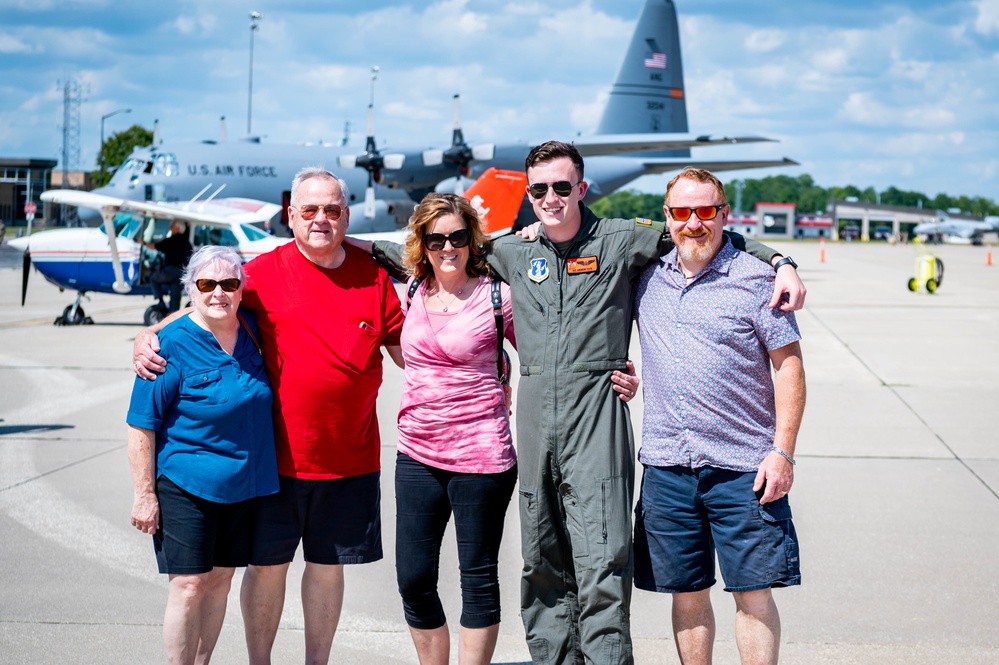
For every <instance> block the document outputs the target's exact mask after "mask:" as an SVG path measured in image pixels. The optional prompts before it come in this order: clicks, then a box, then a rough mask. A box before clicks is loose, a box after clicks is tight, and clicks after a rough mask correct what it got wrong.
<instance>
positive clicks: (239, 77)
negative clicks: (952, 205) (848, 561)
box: [0, 0, 999, 200]
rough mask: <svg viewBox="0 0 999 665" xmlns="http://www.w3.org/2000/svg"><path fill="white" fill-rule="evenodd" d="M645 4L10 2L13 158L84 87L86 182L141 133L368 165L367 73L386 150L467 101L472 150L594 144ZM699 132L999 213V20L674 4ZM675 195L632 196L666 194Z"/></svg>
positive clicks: (745, 1) (931, 6)
mask: <svg viewBox="0 0 999 665" xmlns="http://www.w3.org/2000/svg"><path fill="white" fill-rule="evenodd" d="M643 5H644V0H543V1H542V0H439V1H436V2H419V3H416V2H410V3H405V2H392V1H389V0H366V1H364V2H303V1H296V0H293V1H287V2H277V1H275V0H259V1H258V0H249V1H240V2H236V1H234V0H215V1H213V2H211V3H207V2H203V1H199V2H194V1H192V0H174V1H173V2H159V3H152V2H127V3H126V2H112V1H111V0H58V1H56V0H0V156H5V157H7V156H10V157H14V156H20V157H27V156H31V157H52V158H58V157H59V156H60V154H61V145H62V143H61V140H62V139H61V124H62V92H61V89H60V87H59V86H58V82H61V81H66V80H67V79H77V80H79V81H80V82H81V84H82V85H83V88H84V91H85V94H84V101H83V104H82V106H81V134H80V144H81V146H80V147H81V151H80V166H81V167H82V168H93V167H94V163H95V159H96V154H97V149H98V144H99V134H100V118H101V116H102V115H103V114H106V113H109V112H111V111H113V110H116V109H119V108H131V109H132V113H131V114H130V115H119V116H115V117H113V118H109V119H108V120H107V121H106V125H105V129H106V133H107V134H108V135H110V134H111V133H113V132H114V131H118V130H120V129H124V128H126V127H127V126H129V125H130V124H132V123H140V124H142V125H144V126H147V127H152V124H153V120H154V119H157V118H158V119H159V120H160V125H161V130H162V132H163V134H164V136H165V137H169V138H176V139H204V138H217V136H218V132H219V122H218V119H219V116H222V115H225V116H226V117H227V119H228V121H227V122H228V132H229V138H230V139H233V138H236V137H238V136H240V135H243V134H245V131H246V114H247V76H248V74H247V70H248V60H249V55H248V52H249V28H248V26H249V19H248V13H249V11H251V10H257V11H260V12H261V13H262V14H263V20H262V21H261V23H260V29H259V31H258V32H257V33H256V36H255V47H254V60H255V63H254V98H253V131H254V133H255V134H260V135H263V136H265V137H266V138H265V140H266V141H268V142H303V141H317V140H325V141H338V140H339V139H340V138H341V136H342V135H343V130H344V122H345V121H349V122H351V124H352V127H353V133H352V143H353V144H355V145H357V146H359V147H360V146H361V145H363V142H364V138H363V134H364V126H365V119H364V118H365V116H364V114H365V108H366V105H367V101H368V94H369V69H370V67H371V65H375V64H376V65H378V66H379V67H380V68H381V74H380V77H379V80H378V83H377V88H376V92H375V101H376V106H377V134H378V136H379V142H380V143H388V144H393V145H399V146H416V147H431V146H436V147H444V146H445V145H446V144H447V143H448V142H449V140H450V131H451V97H452V95H453V94H455V93H456V92H457V93H461V95H462V99H463V105H464V117H465V134H466V138H467V139H468V140H469V142H471V143H477V142H486V141H499V142H501V141H503V139H528V140H537V141H540V140H544V139H547V138H551V137H554V136H560V137H565V136H571V135H574V134H576V133H582V134H587V133H590V132H592V131H593V130H594V129H595V127H596V124H597V121H598V119H599V117H600V112H601V110H602V107H603V103H604V101H605V99H606V95H607V93H608V91H609V89H610V86H611V83H612V82H613V79H614V77H615V76H616V74H617V70H618V68H619V66H620V63H621V60H622V58H623V56H624V52H625V49H626V48H627V45H628V41H629V39H630V35H631V31H632V28H633V27H634V24H635V22H636V21H637V18H638V15H639V13H640V12H641V9H642V6H643ZM676 6H677V12H678V14H679V20H680V38H681V48H682V51H683V66H684V74H685V79H686V92H687V110H688V116H689V120H690V131H691V133H694V134H715V135H762V136H767V137H771V138H775V139H779V140H780V143H778V144H759V145H751V146H738V147H725V148H715V149H712V150H710V151H709V150H700V151H696V152H695V155H694V156H695V157H701V158H705V159H707V158H715V157H717V158H731V159H753V158H758V157H759V158H763V157H765V158H775V157H782V156H788V157H791V158H793V159H795V160H797V161H799V162H801V166H800V167H795V168H791V169H779V170H759V171H744V172H737V173H736V172H733V173H732V174H723V175H725V179H726V180H727V179H729V178H731V177H761V176H762V175H766V174H774V173H784V174H788V175H798V174H800V173H810V174H811V175H812V176H813V177H814V178H815V180H816V181H817V182H818V184H820V185H823V186H826V187H829V186H833V185H845V184H854V185H857V186H860V187H866V186H874V187H876V188H877V189H884V188H886V187H888V186H892V185H894V186H896V187H899V188H901V189H905V190H917V191H922V192H925V193H927V194H929V195H930V196H933V195H935V194H937V193H938V192H946V193H948V194H951V195H961V194H965V195H970V196H985V197H988V198H991V199H994V200H996V199H999V112H997V111H999V0H961V1H953V2H946V1H945V2H927V1H918V0H917V1H910V2H905V3H901V2H899V3H889V2H876V1H870V0H869V1H867V2H857V1H854V0H837V1H835V2H834V1H828V2H827V1H825V0H817V1H811V2H810V1H805V2H796V3H791V2H774V1H762V0H741V1H736V0H697V1H695V0H677V2H676ZM665 180H666V179H665V178H664V177H662V176H658V177H654V178H645V179H643V180H642V181H639V183H638V185H639V186H640V188H642V189H646V190H650V191H661V189H662V188H663V186H664V184H665Z"/></svg>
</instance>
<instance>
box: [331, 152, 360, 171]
mask: <svg viewBox="0 0 999 665" xmlns="http://www.w3.org/2000/svg"><path fill="white" fill-rule="evenodd" d="M336 161H337V164H339V165H340V168H342V169H352V168H354V167H355V166H357V155H340V156H339V157H337V158H336Z"/></svg>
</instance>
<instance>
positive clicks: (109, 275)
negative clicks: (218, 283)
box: [9, 168, 527, 325]
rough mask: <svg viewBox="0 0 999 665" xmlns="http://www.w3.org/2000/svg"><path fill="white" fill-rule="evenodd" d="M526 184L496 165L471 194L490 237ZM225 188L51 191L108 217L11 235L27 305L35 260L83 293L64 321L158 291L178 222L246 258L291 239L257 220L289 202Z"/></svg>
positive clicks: (392, 235) (509, 220) (397, 236)
mask: <svg viewBox="0 0 999 665" xmlns="http://www.w3.org/2000/svg"><path fill="white" fill-rule="evenodd" d="M526 186H527V176H526V175H524V174H523V173H519V172H516V171H501V170H499V169H495V168H491V169H489V170H488V171H486V172H485V173H484V174H482V176H480V177H479V179H478V180H476V181H475V183H474V184H473V185H472V186H471V187H469V188H468V190H467V191H466V192H465V197H466V198H467V199H469V200H470V201H471V202H472V204H473V205H474V206H475V208H476V209H477V210H478V211H479V216H480V218H481V219H482V222H483V228H484V231H485V232H486V233H487V234H488V235H489V236H491V237H497V236H500V235H503V234H506V233H509V232H510V231H511V229H512V228H513V224H514V221H515V220H516V217H517V212H518V210H519V209H520V204H521V201H522V200H523V198H524V192H525V189H526ZM203 193H204V190H203V191H202V192H201V194H203ZM218 193H219V190H216V191H215V192H214V193H213V194H212V196H209V197H208V198H207V199H205V200H203V201H199V200H198V199H197V197H196V198H195V199H194V200H191V201H188V202H187V203H156V202H153V201H132V200H129V199H122V198H120V197H114V196H107V195H104V194H96V193H93V192H81V191H76V190H66V189H56V190H50V191H47V192H44V193H43V194H42V197H41V198H42V200H43V201H47V202H51V203H59V204H66V205H78V206H85V207H88V208H91V209H95V210H99V211H100V213H101V217H102V219H103V223H102V224H101V226H100V227H98V228H75V229H53V230H50V231H42V232H41V233H36V234H33V235H31V236H28V237H26V238H18V239H15V240H11V241H10V242H9V244H10V245H11V246H12V247H15V248H17V249H20V250H21V251H23V252H24V262H23V273H22V282H21V305H22V306H23V305H24V300H25V296H26V294H27V288H28V277H29V275H30V272H31V266H32V265H34V267H35V269H36V270H38V272H40V273H41V274H42V276H44V277H45V279H46V280H48V281H49V282H51V283H52V284H54V285H56V286H57V287H59V289H60V290H63V289H70V290H73V291H76V293H77V295H76V301H75V302H74V303H73V304H71V305H67V306H66V309H64V310H63V312H62V314H61V315H60V316H59V317H57V318H56V320H55V324H56V325H78V324H82V323H93V321H92V320H91V319H90V318H89V317H87V316H86V314H85V313H84V311H83V308H82V307H81V306H80V303H81V301H82V300H83V298H84V297H86V294H87V293H89V292H97V293H116V294H120V295H130V296H135V295H139V296H145V295H151V294H152V291H151V289H150V286H149V276H150V273H151V272H152V269H151V263H152V259H153V258H154V256H155V250H150V249H148V248H147V247H146V244H145V243H147V242H151V241H152V240H153V239H154V238H155V239H159V237H162V235H163V233H164V232H165V230H166V229H168V228H169V226H170V223H171V222H172V221H173V220H181V221H184V222H187V225H188V231H187V232H188V234H189V235H190V240H191V244H192V245H193V246H194V247H195V248H198V247H201V246H203V245H228V246H231V247H233V248H234V249H235V250H236V252H237V253H238V254H239V255H240V257H242V259H243V261H244V262H246V261H250V260H251V259H253V258H255V257H257V256H259V255H260V254H263V253H265V252H269V251H271V250H272V249H274V248H276V247H277V246H279V245H282V244H284V243H286V242H289V241H290V240H291V238H277V237H274V236H271V235H268V234H267V233H265V232H264V231H262V230H261V229H260V228H259V227H258V226H256V224H263V223H265V222H267V221H268V220H270V219H272V218H273V217H274V216H275V215H277V214H278V213H279V212H280V211H281V206H279V205H277V204H274V203H266V202H263V201H256V200H253V199H244V198H228V199H225V198H216V195H217V194H218ZM201 194H199V195H198V196H199V197H200V196H201ZM353 212H358V211H354V210H352V213H353ZM406 233H407V232H406V231H405V229H401V230H396V231H391V232H385V233H370V234H358V235H357V236H356V237H358V238H364V239H368V240H393V241H396V242H402V241H403V240H404V239H405V236H406ZM157 236H159V237H157ZM165 315H166V308H165V307H164V306H163V304H162V303H159V302H157V303H154V304H153V305H150V306H149V307H148V308H147V309H146V311H145V315H144V317H143V320H144V321H145V323H146V325H151V324H153V323H156V322H157V321H159V320H160V319H162V318H163V317H164V316H165Z"/></svg>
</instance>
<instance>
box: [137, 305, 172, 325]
mask: <svg viewBox="0 0 999 665" xmlns="http://www.w3.org/2000/svg"><path fill="white" fill-rule="evenodd" d="M169 313H170V311H169V310H168V309H167V306H166V305H164V304H163V302H162V301H161V302H158V303H155V304H153V305H150V306H149V307H147V308H146V312H145V314H143V315H142V321H143V322H144V323H145V324H146V325H147V326H152V325H156V324H157V323H159V322H160V321H162V320H163V319H165V318H166V317H167V314H169Z"/></svg>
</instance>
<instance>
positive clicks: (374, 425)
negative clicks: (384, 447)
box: [242, 241, 403, 480]
mask: <svg viewBox="0 0 999 665" xmlns="http://www.w3.org/2000/svg"><path fill="white" fill-rule="evenodd" d="M344 249H346V251H347V256H346V258H345V259H344V262H343V264H342V265H340V267H339V268H336V269H333V270H329V269H326V268H321V267H319V266H317V265H316V264H314V263H312V262H311V261H309V260H308V259H307V258H306V257H305V256H304V255H303V254H302V252H301V251H300V250H299V249H298V246H297V245H296V244H295V243H294V241H293V242H290V243H288V244H287V245H283V246H281V247H279V248H277V249H275V250H274V251H271V252H268V253H266V254H262V255H260V256H259V257H257V258H256V259H253V260H252V261H250V262H249V263H247V264H246V278H247V279H246V289H245V290H244V292H243V302H242V306H243V307H247V308H249V309H252V310H253V311H254V313H255V314H256V316H257V325H258V327H259V330H260V343H261V346H262V347H263V351H264V362H265V365H266V367H267V374H268V376H269V377H270V380H271V386H272V387H273V389H274V438H275V442H276V444H277V458H278V473H280V474H281V475H283V476H291V477H294V478H304V479H307V480H322V479H330V478H347V477H350V476H358V475H361V474H365V473H372V472H374V471H377V470H378V469H379V467H380V464H379V445H380V440H379V436H378V420H377V417H376V414H375V397H376V395H377V394H378V387H379V386H380V385H381V382H382V354H381V350H380V348H379V347H380V346H381V345H383V344H384V345H386V346H395V345H398V344H399V335H400V332H401V330H402V322H403V316H402V310H401V309H400V306H399V297H398V296H397V295H396V292H395V287H394V286H393V285H392V280H391V279H389V276H388V274H387V273H386V272H385V271H384V270H382V269H381V268H379V267H378V265H377V264H376V263H375V261H374V260H373V259H372V258H371V257H370V256H368V255H367V254H365V253H364V252H362V251H360V250H358V249H355V248H353V247H348V246H346V245H344Z"/></svg>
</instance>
